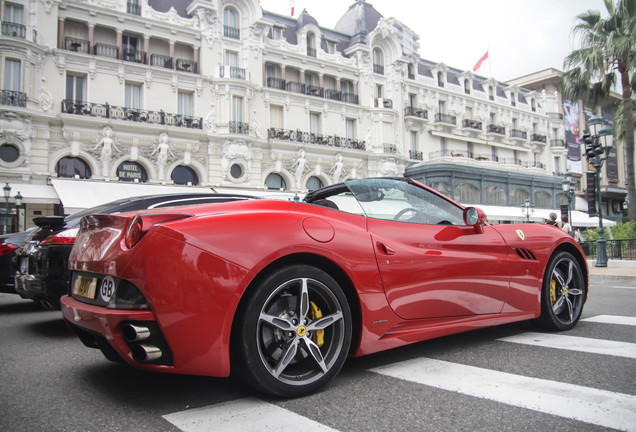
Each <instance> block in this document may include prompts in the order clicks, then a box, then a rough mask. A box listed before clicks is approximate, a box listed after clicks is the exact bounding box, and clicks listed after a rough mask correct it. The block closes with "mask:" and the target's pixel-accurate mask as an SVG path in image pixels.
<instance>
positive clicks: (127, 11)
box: [0, 0, 566, 224]
mask: <svg viewBox="0 0 636 432" xmlns="http://www.w3.org/2000/svg"><path fill="white" fill-rule="evenodd" d="M352 1H353V0H352ZM2 13H3V17H2V36H1V37H0V55H1V56H2V84H3V87H2V91H3V94H2V105H0V177H1V179H0V180H1V181H2V183H8V184H9V185H10V187H11V188H12V192H11V194H10V199H9V201H10V202H13V196H14V195H13V194H15V193H16V192H17V191H20V193H21V195H22V196H23V197H24V198H25V202H26V204H27V206H26V214H25V215H24V216H23V217H24V220H25V221H26V222H27V224H28V223H29V221H30V220H31V218H32V217H33V216H37V215H38V214H52V213H53V212H54V211H57V212H60V211H62V209H61V208H60V207H59V204H63V205H64V207H65V209H64V210H65V211H69V210H70V209H75V208H80V207H82V205H81V203H80V204H77V198H78V197H74V198H75V202H74V204H70V201H73V197H72V192H73V190H80V189H78V188H76V186H78V185H79V184H80V183H81V184H82V185H84V186H85V183H87V182H92V183H93V184H94V186H95V188H94V190H95V191H97V190H100V191H101V190H106V189H99V187H100V186H103V185H104V184H106V183H107V184H108V186H109V188H108V190H109V191H114V190H119V194H118V193H115V192H112V193H111V192H100V196H99V199H101V200H107V199H112V198H114V197H117V196H122V195H126V194H128V195H130V194H131V192H130V191H131V190H132V191H133V192H135V194H137V195H139V194H143V193H148V192H150V191H151V188H145V189H144V188H143V187H142V186H147V185H155V186H157V187H161V188H162V189H159V190H162V191H165V192H170V191H175V190H183V187H186V186H187V187H188V188H189V189H188V190H193V189H196V190H204V191H209V189H210V188H214V189H215V190H218V191H228V190H233V191H238V192H243V193H266V192H267V191H278V192H280V191H283V192H286V193H289V194H290V196H293V195H294V194H296V193H300V194H302V193H304V192H306V191H308V190H312V189H315V188H317V187H319V186H321V185H329V184H333V183H336V182H339V181H342V180H344V179H347V178H358V177H365V176H401V175H403V174H404V173H405V170H407V168H408V170H407V174H408V173H409V172H410V173H411V174H412V175H413V176H414V177H418V178H422V179H424V180H425V181H426V182H427V183H428V184H431V185H432V186H434V187H436V188H438V189H440V190H441V191H443V192H445V193H447V194H449V195H451V196H453V197H454V198H455V199H456V200H458V201H461V202H468V203H473V202H475V203H481V204H486V205H488V204H490V205H500V206H505V205H518V204H520V203H523V202H524V201H525V199H526V198H529V199H530V200H531V201H532V202H533V203H534V204H535V205H536V206H537V207H544V208H555V207H556V206H558V204H559V203H561V202H562V201H563V197H562V196H561V195H562V194H561V195H559V191H560V187H561V186H560V182H561V178H560V177H555V174H559V173H563V172H565V163H566V161H565V156H566V148H565V146H564V145H563V135H564V131H563V120H562V115H560V112H561V111H562V109H561V107H559V105H558V103H557V97H556V96H555V95H554V94H551V93H548V94H546V93H545V92H535V91H529V90H527V89H524V88H522V87H518V86H516V85H506V84H504V83H501V82H498V81H497V80H495V79H492V78H491V79H487V78H484V77H481V76H477V75H475V74H474V73H472V72H471V71H460V70H457V69H454V68H452V67H449V66H447V65H445V64H443V63H439V64H435V63H432V62H429V61H427V60H425V59H422V58H421V57H420V54H419V53H418V49H419V46H418V36H417V35H415V34H414V33H413V32H412V31H411V30H410V29H408V28H406V27H405V26H404V25H403V24H402V23H400V22H399V21H398V20H396V19H394V18H386V17H383V16H382V15H381V14H380V13H379V12H378V11H376V10H375V9H374V8H373V6H372V5H371V4H369V3H367V2H366V1H364V0H357V1H355V2H354V3H353V4H352V5H351V7H350V8H349V10H348V11H347V12H346V13H345V15H343V17H342V18H341V19H340V21H339V22H338V24H337V25H336V28H335V29H327V28H324V27H321V26H320V25H319V23H317V22H316V20H315V19H314V18H312V17H311V16H310V15H309V14H308V13H307V11H303V13H302V14H301V15H300V16H299V17H298V18H292V17H286V16H281V15H277V14H273V13H270V12H267V11H263V10H262V9H261V6H260V4H259V2H258V0H139V1H134V0H128V1H126V0H11V1H8V0H2ZM449 167H450V168H449ZM409 170H410V171H409ZM460 173H469V174H470V176H469V178H468V179H466V178H465V175H464V176H462V175H459V174H460ZM511 179H512V180H511ZM177 185H183V186H182V187H181V188H177ZM82 190H83V189H82ZM156 190H158V189H157V188H152V192H155V191H156ZM65 197H69V198H65ZM82 198H86V202H90V200H88V197H79V199H82ZM67 199H68V202H65V201H66V200H67ZM519 217H521V214H520V215H519Z"/></svg>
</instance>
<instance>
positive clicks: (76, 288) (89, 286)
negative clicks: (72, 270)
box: [73, 276, 97, 299]
mask: <svg viewBox="0 0 636 432" xmlns="http://www.w3.org/2000/svg"><path fill="white" fill-rule="evenodd" d="M96 289H97V278H94V277H88V276H77V277H76V278H75V280H74V281H73V294H75V295H78V296H81V297H86V298H89V299H94V298H95V291H96Z"/></svg>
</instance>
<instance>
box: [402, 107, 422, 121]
mask: <svg viewBox="0 0 636 432" xmlns="http://www.w3.org/2000/svg"><path fill="white" fill-rule="evenodd" d="M404 115H405V116H406V117H408V116H412V117H419V118H422V119H428V111H426V110H425V109H424V108H418V107H414V106H407V107H405V108H404Z"/></svg>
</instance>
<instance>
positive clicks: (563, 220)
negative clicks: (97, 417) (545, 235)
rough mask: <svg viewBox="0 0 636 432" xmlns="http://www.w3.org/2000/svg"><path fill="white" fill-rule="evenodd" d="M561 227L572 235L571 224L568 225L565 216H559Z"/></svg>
mask: <svg viewBox="0 0 636 432" xmlns="http://www.w3.org/2000/svg"><path fill="white" fill-rule="evenodd" d="M561 229H562V230H563V231H565V232H566V233H568V234H570V235H571V236H574V235H573V233H572V225H570V223H569V221H568V217H567V216H563V217H561Z"/></svg>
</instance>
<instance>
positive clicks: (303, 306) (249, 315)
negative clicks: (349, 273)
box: [233, 265, 352, 398]
mask: <svg viewBox="0 0 636 432" xmlns="http://www.w3.org/2000/svg"><path fill="white" fill-rule="evenodd" d="M246 300H247V301H246V302H244V304H243V307H242V310H241V312H240V314H239V315H238V319H239V321H238V327H237V330H238V331H237V332H236V333H234V337H235V338H236V339H237V340H234V341H233V343H234V347H235V348H236V349H237V351H235V355H236V356H237V357H238V359H237V360H238V361H239V369H238V370H236V369H235V370H234V372H235V373H238V374H240V376H241V377H242V378H243V379H244V380H245V381H246V383H247V384H248V385H251V386H253V387H255V388H256V389H257V390H259V391H262V392H264V393H267V394H270V395H274V396H279V397H286V398H289V397H298V396H302V395H304V394H307V393H311V392H313V391H315V390H317V389H318V388H320V387H321V386H323V385H325V384H326V383H327V382H328V381H329V380H331V379H332V378H333V377H334V376H336V374H337V373H338V371H339V370H340V368H341V367H342V365H343V363H344V361H345V359H346V358H347V355H348V353H349V346H350V344H351V328H352V327H351V312H350V309H349V304H348V302H347V298H346V297H345V295H344V293H343V292H342V289H341V288H340V287H339V286H338V283H337V282H336V281H335V280H334V279H333V278H332V277H331V276H329V275H328V274H327V273H325V272H324V271H322V270H320V269H318V268H315V267H312V266H308V265H294V266H290V267H284V268H281V269H279V270H276V271H274V272H272V273H271V274H269V275H267V276H266V277H265V279H263V280H261V281H260V282H259V283H258V285H257V286H256V287H255V289H254V290H253V291H251V294H250V298H249V299H246ZM321 332H322V333H321Z"/></svg>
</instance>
